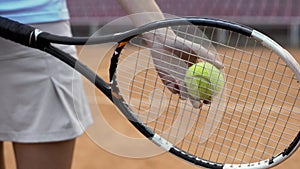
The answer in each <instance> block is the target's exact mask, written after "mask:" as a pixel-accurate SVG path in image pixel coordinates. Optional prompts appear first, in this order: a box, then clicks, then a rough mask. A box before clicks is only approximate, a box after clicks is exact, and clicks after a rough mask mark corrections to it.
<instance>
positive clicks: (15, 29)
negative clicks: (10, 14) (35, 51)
mask: <svg viewBox="0 0 300 169" xmlns="http://www.w3.org/2000/svg"><path fill="white" fill-rule="evenodd" d="M34 32H35V28H33V27H31V26H28V25H25V24H22V23H19V22H16V21H13V20H10V19H7V18H4V17H1V16H0V37H3V38H5V39H8V40H11V41H14V42H16V43H20V44H22V45H26V46H30V47H33V46H34V42H35V41H34V38H35V36H34V35H33V34H34Z"/></svg>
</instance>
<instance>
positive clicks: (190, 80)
mask: <svg viewBox="0 0 300 169" xmlns="http://www.w3.org/2000/svg"><path fill="white" fill-rule="evenodd" d="M184 81H185V85H186V87H187V90H188V93H189V94H190V96H191V97H193V98H194V99H196V100H202V101H203V103H210V102H211V101H212V99H213V97H214V96H216V95H218V93H219V92H220V91H221V90H222V88H223V86H224V83H225V81H224V77H223V74H222V72H221V71H220V70H219V69H218V68H216V67H215V66H214V65H212V64H210V63H208V62H199V63H196V64H194V65H192V66H190V67H189V69H188V70H187V72H186V74H185V78H184Z"/></svg>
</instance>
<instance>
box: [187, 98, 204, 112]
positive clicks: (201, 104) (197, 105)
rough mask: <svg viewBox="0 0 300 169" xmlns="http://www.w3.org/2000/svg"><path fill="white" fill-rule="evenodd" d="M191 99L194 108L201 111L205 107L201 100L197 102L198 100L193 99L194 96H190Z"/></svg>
mask: <svg viewBox="0 0 300 169" xmlns="http://www.w3.org/2000/svg"><path fill="white" fill-rule="evenodd" d="M189 98H190V102H191V103H192V105H193V107H194V108H196V109H199V108H201V107H202V106H203V103H202V102H201V101H200V100H197V99H195V98H193V97H192V96H190V97H189Z"/></svg>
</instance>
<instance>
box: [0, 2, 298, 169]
mask: <svg viewBox="0 0 300 169" xmlns="http://www.w3.org/2000/svg"><path fill="white" fill-rule="evenodd" d="M67 2H68V7H69V10H70V14H71V25H72V30H73V34H74V35H75V36H90V35H92V34H93V33H94V32H96V31H97V30H98V29H99V28H101V27H102V26H103V25H105V24H107V23H109V22H111V21H113V20H115V19H117V18H120V17H122V16H124V15H125V12H124V11H123V10H122V9H121V7H120V6H119V4H118V3H117V2H116V1H115V0H67ZM156 2H157V3H158V5H159V6H160V8H161V9H162V11H163V12H164V13H167V14H171V15H176V16H200V17H214V18H220V19H226V20H230V21H233V22H238V23H242V24H245V25H248V26H250V27H253V28H255V29H257V30H259V31H260V32H263V33H264V34H266V35H268V36H269V37H271V38H272V39H274V40H275V41H277V42H278V43H279V44H280V45H282V46H283V47H286V48H287V49H288V50H289V51H290V52H291V54H292V55H293V56H294V57H295V58H296V59H297V60H298V61H299V60H300V59H299V58H300V57H299V51H300V50H299V49H298V48H299V41H300V35H299V25H300V0H156ZM93 54H97V53H96V52H93V51H91V52H90V54H89V55H90V57H93ZM99 95H100V94H99ZM99 98H100V99H103V98H101V97H99ZM100 102H103V100H100ZM102 107H103V108H106V109H107V113H110V114H114V112H112V109H111V104H109V103H108V104H107V105H104V106H102ZM112 119H113V120H115V121H116V123H117V124H119V125H121V122H120V121H119V119H118V118H116V117H112ZM121 126H123V125H121ZM99 130H101V129H99ZM128 130H129V131H130V130H131V129H128ZM108 139H109V138H108ZM5 144H6V145H7V146H6V149H5V156H6V157H8V158H7V159H6V163H7V169H15V167H16V166H15V163H14V162H13V161H14V157H13V150H12V147H11V146H10V145H9V143H5ZM112 146H114V143H113V142H112ZM299 165H300V150H298V151H297V152H296V153H295V154H294V155H293V156H292V157H291V158H289V159H288V160H287V161H285V162H284V163H282V164H280V165H279V166H276V167H275V169H284V168H289V169H299ZM125 168H126V169H165V168H172V169H183V168H188V169H197V168H198V167H195V166H193V165H191V164H189V163H187V162H184V161H182V160H180V159H178V158H176V157H174V156H172V155H169V154H168V153H165V154H162V155H159V156H155V157H151V158H143V159H142V158H139V159H132V158H125V157H120V156H117V155H115V154H112V153H110V152H107V151H105V150H103V149H102V148H100V147H99V146H98V145H96V144H95V142H93V141H92V139H90V138H89V136H88V135H87V134H85V135H83V136H82V137H80V138H79V139H78V140H77V145H76V149H75V155H74V160H73V168H72V169H125Z"/></svg>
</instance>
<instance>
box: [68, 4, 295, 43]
mask: <svg viewBox="0 0 300 169" xmlns="http://www.w3.org/2000/svg"><path fill="white" fill-rule="evenodd" d="M156 2H157V4H158V5H159V6H160V8H161V10H162V11H163V12H164V13H167V14H172V15H176V16H201V17H214V18H221V19H226V20H230V21H234V22H238V23H242V24H246V25H248V26H250V27H253V28H255V29H257V30H259V31H261V32H263V33H265V34H267V35H268V36H270V37H271V38H273V39H275V40H276V41H277V42H279V43H280V44H281V45H282V46H284V47H299V37H300V35H299V24H300V9H299V7H300V0H156ZM68 6H69V10H70V13H71V23H72V27H73V31H74V34H75V35H78V36H80V35H82V36H85V35H90V34H92V33H94V32H95V31H96V30H97V29H98V28H99V27H101V26H103V25H105V24H106V23H108V22H110V21H112V20H114V19H117V18H120V17H121V16H124V15H125V13H124V11H123V10H122V9H121V7H120V6H119V4H118V3H117V2H116V1H115V0H68Z"/></svg>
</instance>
